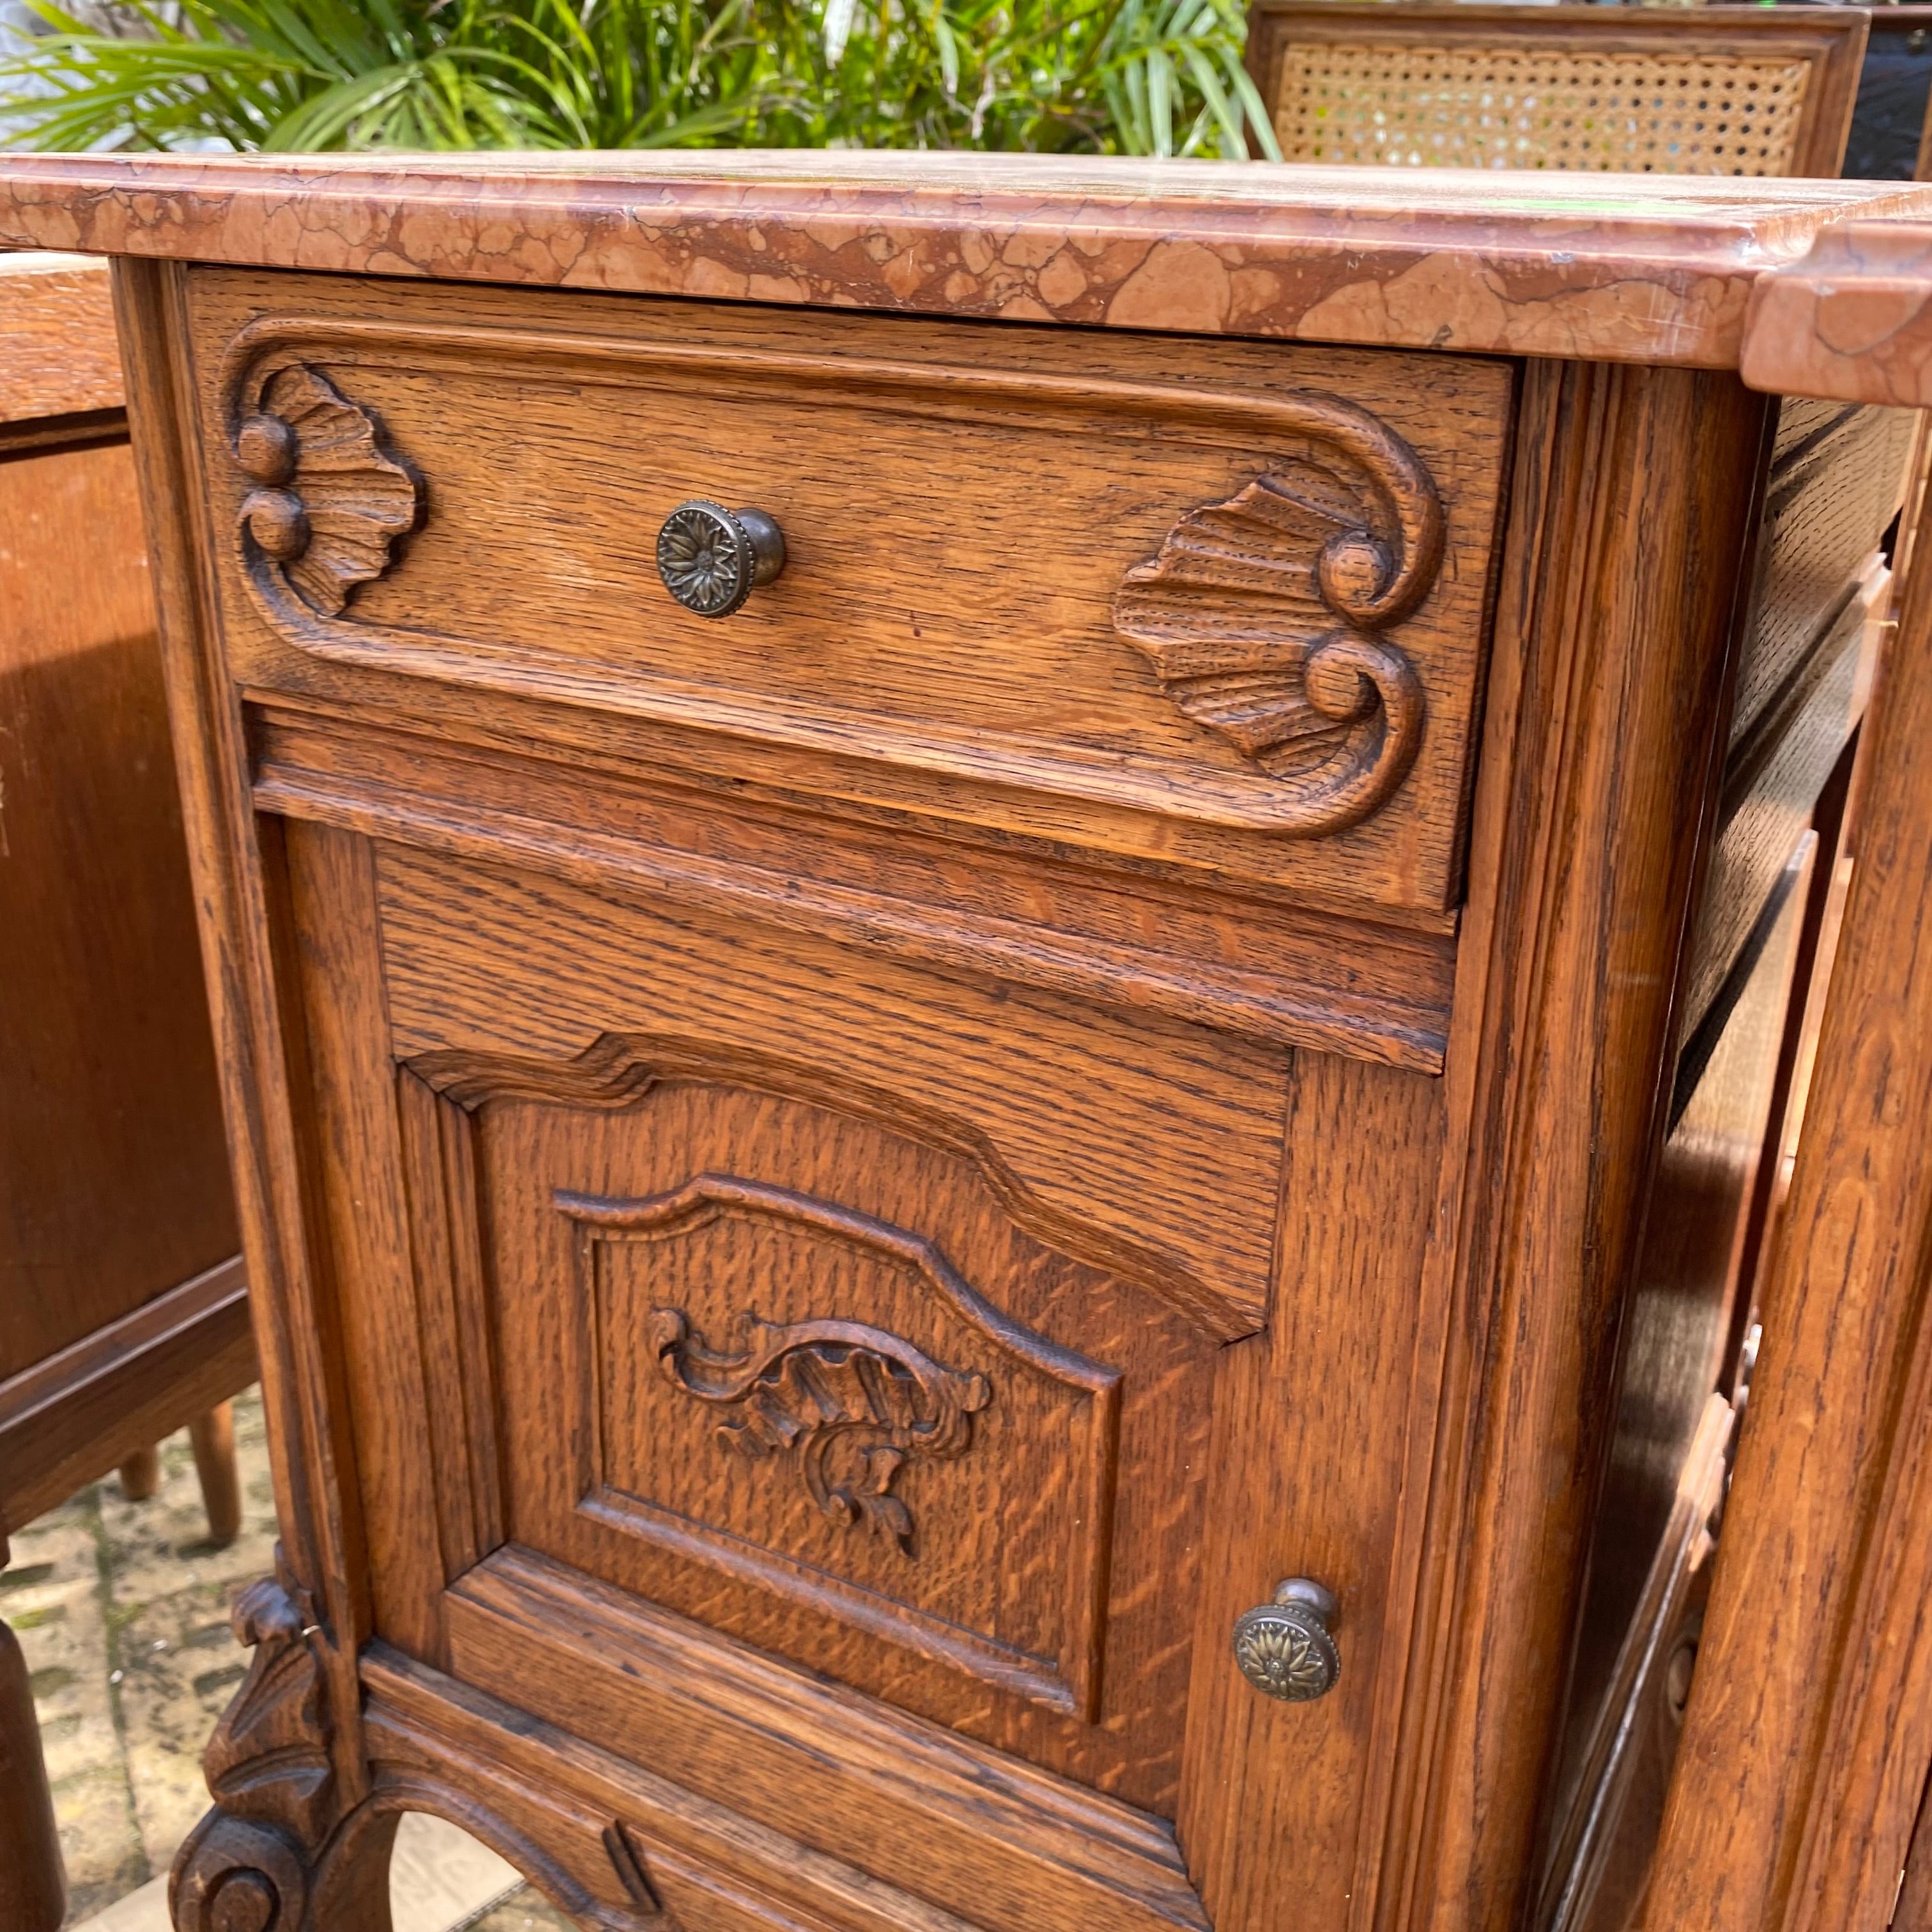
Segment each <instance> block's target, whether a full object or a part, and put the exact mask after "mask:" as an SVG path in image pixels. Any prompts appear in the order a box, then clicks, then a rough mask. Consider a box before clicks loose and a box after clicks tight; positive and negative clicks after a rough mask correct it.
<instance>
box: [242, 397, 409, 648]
mask: <svg viewBox="0 0 1932 1932" xmlns="http://www.w3.org/2000/svg"><path fill="white" fill-rule="evenodd" d="M235 455H236V461H237V462H238V463H240V465H241V466H242V471H243V472H244V474H245V475H247V476H248V478H249V480H250V481H251V482H252V483H253V484H254V486H255V487H254V488H253V489H251V490H250V491H249V493H248V496H247V497H246V498H245V499H244V501H243V502H242V514H241V521H242V529H244V530H245V532H247V534H248V538H249V539H250V540H251V542H252V544H253V546H254V550H255V551H256V553H257V556H259V558H260V559H261V561H262V562H263V564H264V565H266V568H267V569H268V571H269V573H270V574H272V576H274V577H279V578H280V580H281V583H283V584H284V586H286V587H287V589H289V590H290V591H292V592H293V593H294V594H295V595H296V597H297V598H299V599H300V600H301V601H302V602H303V603H304V604H306V605H308V607H309V609H310V610H313V611H314V613H316V614H317V616H323V617H334V616H339V615H340V614H341V612H342V610H343V608H344V606H345V605H346V604H347V603H348V601H349V599H350V596H351V595H352V594H353V592H354V591H355V589H356V586H358V585H359V584H363V583H369V582H371V581H372V580H374V578H376V577H380V576H381V575H382V574H383V571H386V570H387V569H388V568H389V564H390V562H391V553H392V551H393V550H394V549H395V545H396V544H397V543H398V541H399V540H400V539H401V538H403V537H404V536H407V535H408V534H409V532H410V531H412V530H413V529H415V528H416V526H417V525H418V523H420V522H421V520H422V509H423V487H422V482H421V481H419V479H418V478H417V477H416V475H415V474H414V473H413V472H412V471H411V470H410V469H409V468H408V466H407V465H406V464H404V463H403V462H402V461H401V460H400V459H399V458H397V457H396V456H395V455H394V454H393V452H391V451H390V450H389V449H387V448H386V447H385V446H384V443H383V433H382V425H381V424H380V422H378V421H377V418H376V416H375V414H374V412H373V411H371V410H367V409H365V408H363V407H361V406H360V405H359V404H355V403H352V402H350V401H349V400H348V399H347V398H346V397H344V395H342V394H341V392H339V391H338V389H336V387H335V385H334V384H333V383H331V382H330V381H329V379H328V377H326V376H324V375H323V374H321V373H320V371H317V370H314V369H311V368H309V367H308V365H306V364H305V363H301V362H296V363H291V364H290V365H288V366H287V367H286V368H281V369H278V370H277V371H275V374H273V375H272V376H271V377H269V380H268V381H267V383H266V384H265V385H264V386H263V389H262V391H261V393H260V404H259V406H258V407H257V409H256V410H254V412H253V413H251V414H250V415H249V416H247V417H246V418H245V419H244V420H243V422H242V427H241V428H240V429H239V431H237V432H236V438H235Z"/></svg>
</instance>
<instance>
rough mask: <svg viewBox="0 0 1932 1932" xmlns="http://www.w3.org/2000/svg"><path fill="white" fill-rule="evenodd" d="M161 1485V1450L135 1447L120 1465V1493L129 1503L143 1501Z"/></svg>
mask: <svg viewBox="0 0 1932 1932" xmlns="http://www.w3.org/2000/svg"><path fill="white" fill-rule="evenodd" d="M160 1486H161V1452H160V1451H159V1450H158V1449H136V1451H134V1453H133V1455H131V1456H130V1457H128V1458H127V1461H126V1462H124V1463H122V1464H121V1494H122V1495H123V1496H125V1497H126V1498H127V1500H128V1501H129V1502H130V1503H144V1502H146V1501H147V1500H148V1498H149V1497H150V1496H152V1495H153V1494H154V1492H155V1491H156V1490H157V1489H159V1488H160Z"/></svg>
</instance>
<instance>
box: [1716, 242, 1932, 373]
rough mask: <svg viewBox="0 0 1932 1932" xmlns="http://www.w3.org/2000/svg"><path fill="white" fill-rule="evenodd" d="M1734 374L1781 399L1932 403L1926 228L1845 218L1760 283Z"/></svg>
mask: <svg viewBox="0 0 1932 1932" xmlns="http://www.w3.org/2000/svg"><path fill="white" fill-rule="evenodd" d="M1742 371H1743V375H1744V379H1745V381H1746V382H1747V383H1749V384H1750V385H1751V387H1752V388H1753V389H1768V390H1770V391H1772V392H1773V393H1775V394H1778V395H1808V396H1838V397H1843V398H1844V399H1845V400H1846V401H1849V402H1860V403H1893V404H1900V405H1902V406H1903V407H1907V408H1912V409H1924V408H1926V407H1928V406H1932V224H1927V223H1922V222H1917V221H1894V222H1876V221H1848V222H1846V223H1843V225H1842V226H1838V227H1835V228H1829V229H1826V230H1825V231H1824V233H1822V234H1821V235H1820V236H1819V238H1818V239H1817V242H1815V243H1814V245H1813V246H1812V248H1811V252H1810V253H1809V254H1808V255H1806V256H1805V257H1804V258H1803V259H1802V260H1800V261H1798V262H1796V263H1792V264H1791V265H1790V266H1788V267H1787V268H1783V269H1773V270H1772V271H1771V272H1769V273H1768V274H1766V275H1763V276H1762V277H1760V278H1759V281H1758V284H1757V288H1756V289H1755V290H1754V292H1753V295H1752V299H1751V308H1750V311H1749V313H1748V317H1747V318H1746V327H1745V346H1744V353H1743V357H1742Z"/></svg>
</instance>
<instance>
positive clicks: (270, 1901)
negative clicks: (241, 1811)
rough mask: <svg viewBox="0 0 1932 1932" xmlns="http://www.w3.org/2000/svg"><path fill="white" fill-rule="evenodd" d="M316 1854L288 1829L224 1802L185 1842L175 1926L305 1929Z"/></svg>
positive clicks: (174, 1898)
mask: <svg viewBox="0 0 1932 1932" xmlns="http://www.w3.org/2000/svg"><path fill="white" fill-rule="evenodd" d="M308 1893H309V1872H308V1858H306V1856H305V1855H304V1853H303V1851H302V1847H301V1846H299V1845H298V1844H296V1842H295V1841H294V1840H293V1839H292V1838H290V1837H289V1835H287V1833H286V1832H281V1831H278V1830H277V1829H276V1828H275V1826H272V1825H257V1824H251V1823H250V1822H249V1821H248V1820H247V1819H245V1818H234V1817H229V1814H227V1813H226V1812H225V1811H220V1810H219V1809H217V1810H215V1811H211V1812H209V1813H208V1815H207V1817H205V1818H203V1819H202V1821H201V1823H199V1825H197V1826H196V1827H195V1828H194V1829H193V1832H191V1833H190V1834H189V1836H188V1841H187V1843H186V1844H184V1846H182V1847H181V1853H180V1855H179V1856H178V1858H176V1859H175V1868H174V1874H173V1876H172V1878H171V1879H169V1884H168V1908H169V1911H170V1912H172V1914H173V1915H174V1923H175V1932H302V1927H303V1926H304V1924H305V1922H306V1921H307V1919H308Z"/></svg>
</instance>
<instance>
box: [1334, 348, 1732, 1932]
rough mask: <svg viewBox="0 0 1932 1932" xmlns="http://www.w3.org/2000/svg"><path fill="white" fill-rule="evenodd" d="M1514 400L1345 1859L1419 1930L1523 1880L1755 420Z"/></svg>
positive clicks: (1678, 404) (1628, 1240) (1655, 1075)
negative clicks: (1369, 1728) (1387, 1621)
mask: <svg viewBox="0 0 1932 1932" xmlns="http://www.w3.org/2000/svg"><path fill="white" fill-rule="evenodd" d="M1692 385H1696V387H1695V389H1693V388H1692V387H1691V386H1692ZM1523 422H1524V429H1523V434H1522V436H1521V437H1520V440H1519V443H1518V447H1517V465H1516V471H1515V480H1514V502H1513V505H1512V510H1511V534H1510V535H1509V537H1508V539H1506V541H1507V544H1508V562H1507V563H1506V565H1505V578H1504V583H1503V586H1502V596H1501V601H1500V603H1499V612H1498V618H1497V631H1496V641H1495V645H1494V647H1493V648H1494V656H1493V668H1492V673H1491V687H1490V700H1489V710H1488V734H1489V735H1488V741H1487V745H1486V750H1485V757H1484V761H1483V763H1482V764H1481V767H1480V769H1481V774H1482V775H1481V778H1480V779H1479V781H1478V791H1477V798H1476V805H1475V819H1474V824H1473V829H1472V844H1471V856H1470V877H1471V881H1472V901H1471V904H1470V907H1469V913H1468V916H1467V919H1466V925H1465V929H1464V937H1463V944H1462V949H1461V953H1460V960H1459V977H1458V983H1457V1009H1456V1012H1457V1018H1456V1022H1455V1027H1454V1028H1452V1032H1451V1043H1450V1055H1449V1074H1448V1082H1449V1091H1448V1109H1449V1121H1450V1137H1449V1148H1448V1157H1447V1159H1446V1160H1445V1163H1444V1167H1443V1186H1444V1189H1445V1193H1444V1196H1442V1200H1441V1202H1440V1205H1439V1210H1438V1213H1439V1220H1438V1223H1437V1229H1436V1239H1435V1243H1434V1247H1433V1252H1432V1256H1431V1265H1430V1271H1429V1273H1428V1274H1427V1276H1426V1277H1425V1294H1426V1295H1427V1294H1428V1293H1430V1292H1431V1291H1432V1290H1433V1292H1435V1293H1436V1294H1438V1295H1441V1296H1442V1297H1443V1298H1444V1299H1443V1302H1442V1304H1440V1305H1441V1306H1442V1307H1443V1310H1444V1316H1439V1317H1438V1318H1437V1319H1439V1320H1442V1319H1444V1317H1445V1316H1446V1325H1445V1328H1438V1329H1436V1331H1434V1333H1433V1335H1431V1336H1430V1337H1426V1341H1427V1346H1426V1347H1425V1349H1424V1350H1423V1351H1422V1352H1421V1357H1420V1364H1419V1379H1420V1380H1421V1391H1419V1394H1418V1401H1417V1409H1416V1417H1415V1421H1414V1422H1413V1423H1412V1436H1411V1441H1412V1443H1413V1444H1414V1445H1415V1451H1414V1453H1415V1454H1416V1455H1417V1456H1418V1465H1417V1467H1418V1475H1417V1478H1416V1479H1415V1483H1414V1484H1412V1487H1411V1490H1410V1494H1411V1496H1413V1497H1414V1498H1415V1502H1413V1503H1412V1505H1411V1506H1410V1507H1411V1508H1412V1510H1414V1511H1415V1514H1413V1515H1412V1516H1411V1517H1409V1534H1410V1535H1411V1536H1412V1538H1414V1539H1415V1541H1413V1542H1412V1543H1411V1544H1409V1550H1411V1551H1412V1553H1413V1554H1412V1556H1411V1557H1410V1559H1409V1560H1411V1561H1412V1562H1415V1563H1417V1565H1418V1568H1419V1570H1420V1574H1419V1576H1418V1577H1417V1580H1416V1583H1415V1585H1414V1586H1413V1587H1414V1588H1415V1590H1416V1593H1417V1594H1416V1598H1415V1605H1416V1609H1415V1619H1414V1622H1413V1624H1412V1626H1411V1628H1410V1633H1409V1646H1410V1648H1409V1653H1408V1659H1407V1670H1408V1682H1407V1683H1406V1685H1404V1690H1403V1706H1402V1715H1401V1716H1400V1718H1398V1719H1397V1720H1396V1723H1397V1724H1398V1725H1399V1727H1400V1728H1399V1731H1398V1733H1397V1735H1399V1736H1400V1739H1401V1740H1402V1742H1401V1744H1400V1747H1399V1748H1398V1749H1397V1757H1396V1763H1395V1766H1394V1770H1395V1776H1394V1781H1393V1782H1394V1787H1395V1788H1394V1795H1393V1803H1394V1807H1395V1809H1394V1814H1393V1816H1394V1823H1392V1825H1391V1826H1390V1827H1389V1828H1388V1830H1387V1832H1386V1835H1379V1834H1377V1833H1376V1832H1374V1831H1373V1830H1371V1831H1370V1832H1367V1833H1365V1835H1364V1846H1363V1858H1362V1866H1361V1876H1360V1878H1359V1879H1358V1891H1361V1890H1364V1889H1367V1888H1369V1887H1370V1886H1373V1887H1375V1888H1376V1894H1377V1895H1376V1899H1375V1904H1374V1910H1375V1914H1376V1916H1375V1918H1374V1919H1373V1922H1374V1923H1375V1924H1377V1925H1379V1926H1382V1927H1391V1928H1392V1927H1396V1926H1404V1927H1408V1926H1440V1927H1444V1928H1445V1932H1446V1928H1448V1927H1451V1926H1458V1927H1460V1926H1463V1925H1466V1924H1471V1923H1477V1924H1492V1923H1502V1922H1506V1921H1508V1918H1510V1917H1511V1914H1512V1913H1513V1912H1515V1911H1517V1910H1518V1909H1524V1908H1525V1906H1526V1898H1525V1894H1526V1891H1527V1890H1528V1888H1529V1886H1530V1885H1531V1884H1532V1880H1533V1874H1534V1866H1533V1852H1532V1846H1533V1843H1534V1840H1535V1834H1536V1832H1537V1829H1538V1820H1539V1815H1540V1814H1541V1813H1542V1811H1543V1810H1544V1807H1545V1805H1547V1802H1548V1800H1549V1797H1550V1792H1549V1780H1550V1772H1551V1769H1552V1766H1551V1752H1552V1750H1553V1726H1554V1722H1555V1715H1556V1706H1557V1703H1558V1700H1559V1698H1560V1696H1561V1688H1560V1687H1561V1683H1562V1676H1563V1673H1564V1668H1565V1660H1566V1658H1567V1655H1568V1648H1569V1644H1570V1640H1571V1628H1572V1620H1573V1618H1574V1614H1575V1610H1576V1607H1577V1586H1578V1581H1579V1569H1580V1555H1581V1549H1582V1545H1583V1539H1584V1538H1585V1536H1586V1532H1587V1526H1588V1521H1589V1506H1590V1503H1591V1502H1592V1499H1594V1496H1595V1492H1596V1487H1597V1483H1598V1479H1599V1474H1600V1470H1601V1457H1602V1456H1603V1454H1604V1451H1605V1448H1606V1447H1607V1442H1608V1441H1609V1439H1610V1423H1611V1409H1610V1400H1609V1391H1610V1374H1611V1367H1612V1363H1613V1355H1614V1348H1615V1340H1616V1331H1617V1325H1618V1314H1619V1310H1620V1308H1621V1307H1622V1303H1623V1301H1624V1299H1625V1296H1626V1295H1628V1292H1629V1286H1630V1280H1631V1269H1632V1268H1633V1267H1634V1263H1635V1260H1636V1254H1637V1240H1638V1235H1639V1232H1640V1207H1641V1204H1642V1202H1643V1198H1644V1194H1645V1191H1646V1187H1647V1184H1648V1181H1649V1172H1650V1170H1651V1167H1652V1163H1653V1161H1654V1160H1655V1155H1656V1151H1657V1148H1658V1145H1659V1143H1660V1142H1661V1139H1662V1134H1663V1129H1664V1105H1665V1101H1666V1099H1667V1091H1668V1087H1667V1082H1664V1081H1663V1080H1661V1079H1660V1077H1659V1072H1660V1069H1661V1064H1662V1061H1663V1057H1664V1053H1665V1052H1666V1050H1667V1043H1668V1041H1669V1040H1670V1034H1671V1029H1672V1026H1673V1018H1674V1016H1673V987H1674V984H1675V982H1676V979H1677V977H1678V975H1679V971H1680V970H1681V965H1682V961H1683V959H1684V956H1685V946H1686V938H1687V928H1688V916H1689V913H1690V910H1691V897H1692V890H1693V887H1694V883H1695V880H1696V874H1697V868H1698V865H1699V861H1700V854H1701V851H1702V849H1703V846H1704V844H1705V842H1706V841H1707V840H1708V838H1709V832H1710V826H1711V823H1712V817H1713V816H1714V814H1715V805H1716V796H1717V790H1718V774H1719V768H1720V760H1721V750H1722V739H1723V721H1724V700H1725V698H1726V696H1727V674H1726V658H1727V653H1728V651H1729V649H1730V646H1731V643H1732V641H1733V639H1734V638H1735V636H1736V633H1737V631H1738V629H1739V626H1740V625H1741V622H1742V616H1743V604H1744V598H1743V595H1742V586H1741V584H1740V582H1739V578H1740V576H1741V574H1742V560H1743V559H1744V557H1745V554H1746V553H1747V546H1748V538H1749V535H1750V532H1751V529H1752V527H1753V523H1754V518H1755V515H1756V512H1757V503H1756V500H1755V498H1756V490H1755V484H1754V479H1755V478H1756V477H1757V475H1758V474H1759V473H1760V457H1759V454H1758V452H1760V449H1762V448H1763V443H1764V440H1765V437H1766V418H1765V408H1764V405H1763V404H1762V403H1760V402H1759V401H1757V399H1755V398H1751V397H1750V396H1748V395H1746V394H1745V392H1744V391H1743V390H1742V389H1740V388H1739V386H1737V385H1736V383H1735V382H1733V381H1731V380H1728V379H1721V378H1697V377H1688V376H1685V375H1684V374H1681V373H1672V372H1668V371H1653V372H1649V373H1645V374H1635V373H1626V372H1622V371H1610V370H1607V369H1601V368H1595V369H1585V368H1570V369H1567V370H1565V371H1556V370H1550V371H1540V370H1533V371H1531V372H1530V375H1529V380H1528V382H1527V383H1526V391H1525V396H1524V401H1523ZM1692 422H1695V423H1696V424H1697V431H1696V436H1697V443H1698V453H1697V455H1695V456H1693V455H1692V454H1691V451H1690V449H1689V447H1688V445H1686V444H1685V443H1682V442H1681V441H1680V440H1679V439H1680V438H1682V437H1684V436H1685V434H1687V431H1688V425H1690V424H1691V423H1692ZM1718 449H1723V450H1724V452H1726V454H1725V455H1724V456H1723V457H1722V458H1719V457H1718V455H1717V454H1716V452H1717V451H1718ZM1664 502H1668V503H1669V504H1670V508H1669V510H1668V511H1664V509H1663V508H1662V507H1661V505H1662V504H1663V503H1664ZM1640 503H1641V504H1642V505H1643V508H1641V509H1640V508H1638V505H1639V504H1640ZM1639 526H1642V528H1643V532H1644V535H1643V538H1642V540H1639V538H1638V537H1637V529H1638V528H1639ZM1581 850H1589V851H1593V852H1596V853H1604V854H1611V855H1614V856H1613V862H1612V865H1611V869H1610V871H1609V872H1608V873H1606V874H1598V873H1596V872H1595V871H1592V869H1591V868H1577V867H1575V866H1574V865H1573V864H1572V863H1571V859H1570V855H1571V854H1572V853H1575V852H1577V851H1581ZM1638 877H1641V878H1643V880H1646V889H1645V891H1644V892H1643V893H1642V894H1641V895H1627V894H1625V893H1622V892H1619V891H1617V890H1616V889H1615V885H1614V883H1613V882H1614V881H1616V880H1625V879H1635V878H1638ZM1456 1028H1467V1029H1468V1030H1469V1031H1468V1034H1467V1037H1468V1040H1469V1049H1468V1051H1467V1052H1460V1051H1459V1046H1458V1040H1459V1034H1458V1032H1457V1031H1456ZM1424 1469H1433V1475H1429V1476H1424V1475H1422V1473H1421V1472H1422V1471H1423V1470H1424ZM1424 1495H1426V1496H1427V1502H1426V1504H1425V1503H1424ZM1425 1509H1426V1514H1424V1513H1423V1512H1424V1510H1425ZM1393 1676H1394V1673H1391V1677H1392V1678H1393ZM1392 1689H1393V1686H1391V1691H1392ZM1378 1867H1379V1879H1378V1878H1377V1876H1376V1873H1377V1870H1378Z"/></svg>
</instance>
